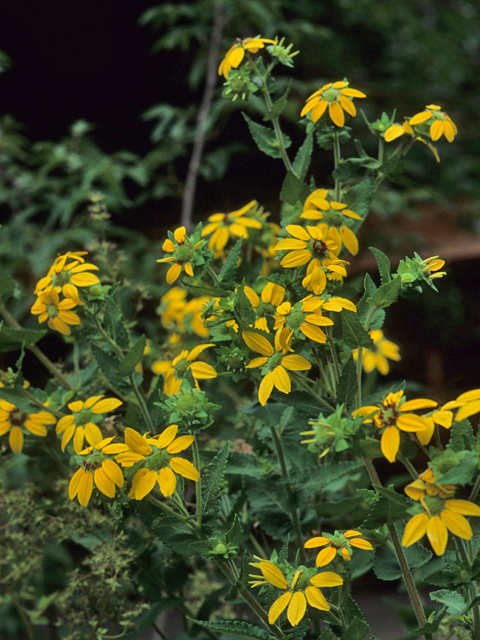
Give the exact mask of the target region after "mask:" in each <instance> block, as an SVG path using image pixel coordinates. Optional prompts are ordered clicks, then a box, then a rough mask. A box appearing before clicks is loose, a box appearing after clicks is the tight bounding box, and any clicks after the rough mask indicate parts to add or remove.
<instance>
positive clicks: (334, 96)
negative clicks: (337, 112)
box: [322, 87, 340, 102]
mask: <svg viewBox="0 0 480 640" xmlns="http://www.w3.org/2000/svg"><path fill="white" fill-rule="evenodd" d="M339 95H340V91H339V90H338V89H334V88H333V87H330V89H327V90H326V91H324V92H323V93H322V98H323V99H324V100H326V101H327V102H335V100H338V96H339Z"/></svg>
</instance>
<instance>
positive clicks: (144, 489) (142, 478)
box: [128, 469, 157, 500]
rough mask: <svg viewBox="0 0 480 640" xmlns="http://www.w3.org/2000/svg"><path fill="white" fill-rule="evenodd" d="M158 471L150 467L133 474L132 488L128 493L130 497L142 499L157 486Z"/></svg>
mask: <svg viewBox="0 0 480 640" xmlns="http://www.w3.org/2000/svg"><path fill="white" fill-rule="evenodd" d="M156 481H157V472H156V471H151V470H150V469H139V470H138V471H137V473H136V474H135V475H134V476H133V480H132V488H131V490H130V493H129V494H128V497H129V498H134V499H135V500H142V499H143V498H144V497H145V496H146V495H147V494H149V493H150V491H151V490H152V489H153V487H154V486H155V483H156Z"/></svg>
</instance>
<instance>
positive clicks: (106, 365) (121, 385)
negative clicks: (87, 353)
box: [90, 344, 131, 393]
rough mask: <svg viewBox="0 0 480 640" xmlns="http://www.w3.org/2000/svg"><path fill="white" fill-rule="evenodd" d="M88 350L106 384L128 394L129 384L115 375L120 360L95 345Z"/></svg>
mask: <svg viewBox="0 0 480 640" xmlns="http://www.w3.org/2000/svg"><path fill="white" fill-rule="evenodd" d="M90 348H91V350H92V354H93V357H94V358H95V360H96V362H97V364H98V366H99V367H100V370H101V372H102V373H103V375H104V376H105V378H106V379H107V380H108V382H110V384H111V385H112V386H114V387H115V389H118V390H119V391H121V392H122V393H129V392H130V391H131V387H130V385H129V383H128V382H127V381H126V380H125V379H124V378H120V377H119V376H118V375H117V371H118V369H119V367H120V360H119V359H118V358H117V357H116V356H114V355H113V354H111V353H110V352H108V351H104V350H103V349H101V348H100V347H97V345H96V344H92V345H91V347H90Z"/></svg>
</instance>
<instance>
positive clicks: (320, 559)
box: [315, 546, 337, 567]
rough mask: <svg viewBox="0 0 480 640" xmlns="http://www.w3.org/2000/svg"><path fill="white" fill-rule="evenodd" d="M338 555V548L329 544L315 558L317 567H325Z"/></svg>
mask: <svg viewBox="0 0 480 640" xmlns="http://www.w3.org/2000/svg"><path fill="white" fill-rule="evenodd" d="M336 555H337V550H336V549H335V548H334V547H331V546H328V547H325V549H322V550H321V551H320V553H319V554H318V555H317V558H316V560H315V565H316V566H317V567H324V566H325V565H327V564H328V563H329V562H331V561H332V560H333V559H334V558H335V556H336Z"/></svg>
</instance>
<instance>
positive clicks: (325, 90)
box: [300, 81, 366, 127]
mask: <svg viewBox="0 0 480 640" xmlns="http://www.w3.org/2000/svg"><path fill="white" fill-rule="evenodd" d="M348 84H349V83H348V82H346V81H341V82H334V83H333V84H332V83H329V84H326V85H324V86H323V87H322V88H321V89H319V90H318V91H315V93H312V95H311V96H310V97H309V98H308V99H307V102H306V104H305V106H304V107H303V109H302V111H301V113H300V116H304V115H306V114H307V113H308V112H309V111H311V118H312V122H317V120H319V119H320V118H321V117H322V116H323V114H324V113H325V111H326V109H327V107H328V114H329V116H330V119H331V120H332V122H333V123H334V124H336V125H337V127H343V125H344V124H345V114H344V111H346V112H347V113H348V114H350V115H351V116H355V115H356V114H357V110H356V108H355V105H354V104H353V100H352V98H366V95H365V94H364V93H362V92H361V91H358V90H357V89H351V88H349V86H348Z"/></svg>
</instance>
